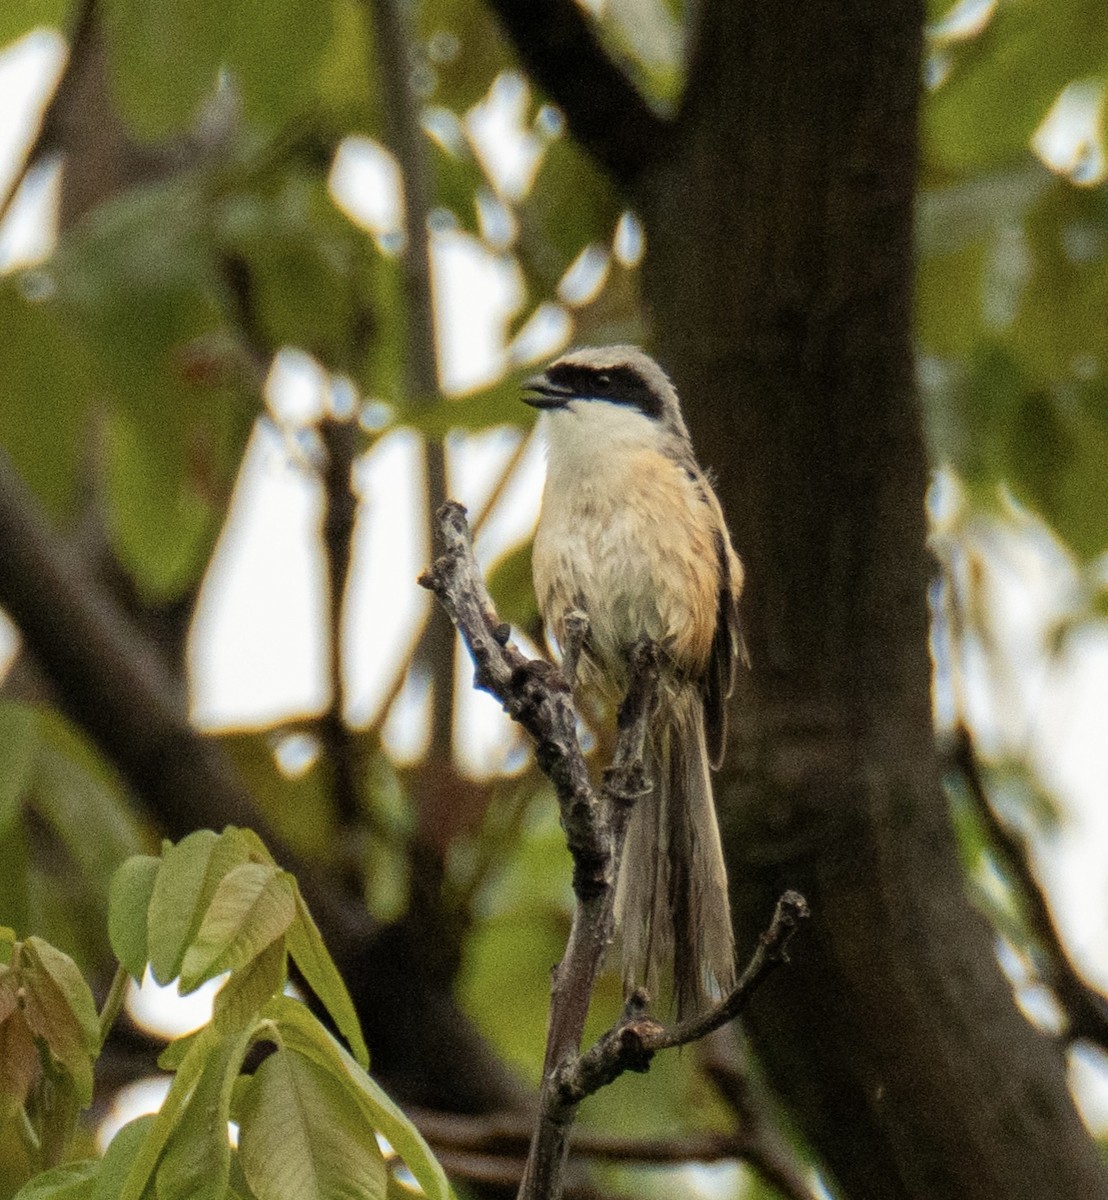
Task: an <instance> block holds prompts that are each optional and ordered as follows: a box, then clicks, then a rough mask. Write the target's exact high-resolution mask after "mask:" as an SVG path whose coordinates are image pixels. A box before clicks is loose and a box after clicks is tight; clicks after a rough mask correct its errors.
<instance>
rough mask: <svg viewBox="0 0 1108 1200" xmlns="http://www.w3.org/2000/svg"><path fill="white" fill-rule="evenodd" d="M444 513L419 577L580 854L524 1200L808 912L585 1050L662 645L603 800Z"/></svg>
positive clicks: (747, 983)
mask: <svg viewBox="0 0 1108 1200" xmlns="http://www.w3.org/2000/svg"><path fill="white" fill-rule="evenodd" d="M438 519H439V525H440V532H441V534H442V538H443V541H444V542H445V547H446V553H445V554H443V555H442V556H441V557H440V558H438V559H437V560H436V561H435V564H434V566H433V567H432V568H431V570H430V571H428V572H426V573H425V574H424V575H423V576H422V577H421V578H420V583H421V584H423V586H425V587H427V588H430V589H431V590H432V591H434V593H435V595H436V596H437V597H438V599H439V601H440V603H441V604H442V606H443V608H444V609H445V610H446V611H447V613H448V614H449V615H450V618H451V620H452V621H453V622H454V624H455V625H456V626H457V628H458V630H459V632H460V633H461V635H462V637H463V639H464V640H465V642H466V645H467V646H468V647H469V649H470V653H471V654H472V655H473V660H474V666H475V681H476V686H477V687H479V688H481V689H482V690H484V691H488V692H490V693H491V694H492V695H493V696H495V697H496V698H497V699H498V700H499V701H500V702H501V704H502V705H503V706H504V708H505V710H506V711H507V712H508V714H509V715H510V716H511V717H512V718H513V719H514V720H516V721H518V722H519V723H520V724H521V725H523V726H524V728H525V729H526V730H527V732H528V733H529V734H530V735H531V737H532V738H533V740H534V741H535V743H536V758H537V760H538V763H539V765H540V767H541V768H542V770H543V771H544V772H545V773H546V774H547V776H548V777H549V778H550V780H551V782H552V783H553V784H554V788H555V792H556V794H557V797H558V804H559V809H560V814H561V821H562V827H563V829H564V831H565V834H566V842H567V845H568V846H569V849H570V853H571V854H572V856H573V890H574V894H575V897H576V903H575V905H574V913H573V922H572V925H571V928H570V934H569V940H568V943H567V945H566V951H565V954H564V956H563V958H562V961H561V962H560V963H559V964H558V966H557V967H556V968H555V970H554V978H553V984H552V988H551V1001H550V1024H549V1029H548V1033H547V1044H546V1056H545V1061H544V1066H543V1082H542V1090H541V1094H540V1099H539V1109H540V1111H539V1120H538V1124H537V1125H536V1128H535V1132H534V1137H533V1139H532V1142H531V1149H530V1153H529V1155H528V1159H527V1165H526V1167H525V1170H524V1174H523V1180H522V1182H521V1184H520V1191H519V1196H520V1200H558V1197H560V1196H561V1195H562V1190H563V1186H564V1185H563V1176H564V1171H565V1165H566V1159H567V1155H568V1149H569V1134H570V1130H571V1127H572V1124H573V1121H574V1118H575V1117H576V1113H577V1108H578V1106H579V1104H580V1103H581V1101H582V1100H583V1099H584V1098H585V1097H586V1096H589V1095H591V1094H592V1093H593V1092H595V1091H597V1090H598V1089H599V1088H601V1087H603V1086H605V1085H606V1084H608V1083H610V1082H612V1080H614V1079H615V1078H616V1077H617V1076H619V1075H620V1074H622V1073H623V1072H624V1071H627V1070H635V1071H645V1070H646V1069H647V1068H648V1066H649V1063H650V1060H651V1058H652V1057H653V1055H654V1053H655V1052H656V1051H657V1050H660V1049H665V1048H667V1047H671V1046H680V1045H684V1044H686V1043H688V1042H691V1041H695V1040H697V1039H698V1038H701V1037H704V1036H705V1035H706V1034H708V1033H710V1032H711V1031H712V1030H713V1029H718V1028H719V1027H720V1026H722V1025H724V1024H725V1023H726V1022H728V1021H730V1020H732V1019H733V1018H734V1017H735V1016H736V1015H737V1014H738V1013H739V1012H740V1011H741V1009H742V1008H743V1007H744V1006H745V1004H746V1003H747V1001H748V1000H749V998H750V996H751V995H752V994H753V992H754V989H755V988H756V987H757V986H758V984H759V983H760V982H761V981H762V979H764V978H765V977H766V976H767V975H768V974H769V973H770V972H771V971H772V970H773V968H774V967H776V966H777V965H778V964H779V963H781V962H784V961H786V947H787V944H788V942H789V939H790V938H791V937H792V935H793V933H794V932H795V931H796V928H797V926H798V924H799V922H800V921H801V920H802V919H803V918H804V917H806V916H807V912H808V910H807V905H806V904H805V902H804V899H803V897H801V896H799V895H797V894H796V893H795V892H786V893H785V895H783V896H782V897H781V899H780V900H779V901H778V903H777V908H776V911H775V913H774V918H773V922H772V924H771V925H770V928H769V930H768V931H767V932H766V933H765V934H763V935H762V937H761V939H760V941H759V944H758V947H757V949H756V950H755V953H754V955H753V957H752V958H751V961H750V964H749V965H748V966H747V968H746V970H745V971H744V972H743V974H742V977H741V978H740V980H739V982H738V984H737V986H736V987H735V989H734V990H733V991H732V992H731V993H730V995H728V996H727V997H726V999H724V1000H723V1001H722V1002H721V1003H720V1004H718V1005H717V1006H716V1007H715V1008H713V1009H711V1010H709V1011H708V1012H707V1013H705V1014H702V1015H701V1016H699V1017H696V1018H693V1019H691V1020H689V1021H685V1022H681V1023H679V1024H677V1025H675V1026H673V1027H672V1028H668V1029H667V1028H666V1027H665V1026H663V1025H661V1024H659V1023H658V1022H657V1021H654V1020H653V1019H652V1018H650V1017H648V1016H646V1011H645V1009H646V1002H647V998H646V995H645V993H643V992H641V991H640V992H636V993H635V994H634V995H633V996H632V997H631V998H630V999H629V1000H628V1002H627V1005H626V1007H625V1009H624V1013H623V1016H622V1017H621V1019H620V1021H619V1022H617V1024H616V1025H615V1026H613V1028H612V1029H610V1030H609V1031H608V1033H606V1034H605V1035H604V1036H603V1037H602V1038H601V1039H600V1040H599V1041H598V1042H597V1043H596V1044H595V1045H594V1046H593V1047H592V1049H590V1050H589V1051H588V1052H587V1053H586V1054H584V1055H580V1054H579V1048H580V1042H581V1034H582V1031H583V1029H584V1024H585V1018H586V1015H587V1013H588V1007H589V1002H590V1000H591V998H592V993H593V987H594V984H595V981H596V976H597V974H598V972H599V970H600V966H601V963H602V961H603V958H604V954H605V951H606V950H607V947H608V945H609V943H610V941H611V938H612V934H613V931H614V923H615V922H614V900H615V881H616V878H617V877H618V872H619V862H620V855H621V852H622V846H623V838H624V834H625V832H626V827H627V821H628V819H629V817H630V813H631V810H632V808H633V807H634V804H635V802H636V800H637V799H638V798H639V797H640V796H641V795H643V794H644V792H645V791H646V790H647V787H648V785H647V780H646V777H645V770H644V766H643V749H644V744H645V739H646V729H647V723H648V720H649V717H650V714H651V711H652V708H653V705H654V703H655V697H656V689H657V678H658V658H657V651H656V649H655V648H654V647H653V645H651V644H649V643H646V642H642V643H640V644H639V645H637V646H636V647H634V648H633V650H632V652H631V659H630V685H629V687H628V691H627V696H626V697H625V699H624V702H623V704H622V706H621V708H620V713H619V722H618V724H619V736H618V740H617V747H616V752H615V755H614V758H613V761H612V765H611V766H610V767H609V768H608V770H607V771H605V773H604V784H603V787H602V789H601V791H600V794H599V796H598V795H597V794H596V793H595V792H594V791H593V789H592V786H591V784H590V782H589V778H588V773H587V770H586V768H585V764H584V759H583V757H582V754H581V748H580V745H579V743H578V740H577V731H576V725H577V722H576V715H575V713H574V710H573V705H572V701H571V686H570V682H569V680H568V679H567V678H566V676H565V675H564V674H563V673H562V671H559V670H558V669H557V668H556V667H553V666H551V664H549V663H547V662H544V661H541V660H528V659H526V658H525V657H524V656H523V655H522V654H520V652H519V651H518V650H517V649H516V648H515V647H514V646H513V645H512V644H511V643H510V642H509V640H508V638H509V634H510V628H509V627H508V626H507V625H504V624H502V623H501V622H500V621H499V619H498V617H497V614H496V610H495V609H494V608H493V605H492V601H491V599H490V597H489V594H488V591H487V589H486V587H485V584H484V580H483V579H482V577H481V572H480V568H479V567H478V565H477V560H476V558H475V557H474V554H473V546H472V540H471V536H470V532H469V527H468V524H467V522H466V516H465V509H464V508H463V507H462V506H461V505H460V504H457V503H454V502H449V503H447V504H445V505H443V507H442V508H441V509H440V510H439V513H438ZM571 629H572V630H574V631H575V632H574V634H573V636H571V638H570V641H571V642H578V641H580V640H581V639H582V638H583V637H584V636H585V632H586V626H585V621H584V620H583V618H578V619H577V620H576V621H574V622H573V623H572V625H571ZM570 657H571V661H574V660H575V658H576V655H575V654H573V653H572V652H571V656H570ZM571 669H572V668H571Z"/></svg>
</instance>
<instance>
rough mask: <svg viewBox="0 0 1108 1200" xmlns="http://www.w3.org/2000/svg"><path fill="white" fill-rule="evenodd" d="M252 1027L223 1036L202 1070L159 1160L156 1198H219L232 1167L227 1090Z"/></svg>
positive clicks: (229, 1091)
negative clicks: (230, 1035) (229, 1035)
mask: <svg viewBox="0 0 1108 1200" xmlns="http://www.w3.org/2000/svg"><path fill="white" fill-rule="evenodd" d="M253 1036H254V1030H253V1027H250V1028H246V1029H244V1030H240V1032H238V1033H237V1034H236V1035H234V1036H232V1037H227V1038H224V1039H223V1040H222V1041H220V1042H219V1043H218V1044H217V1045H216V1046H214V1047H213V1048H212V1049H211V1050H210V1051H209V1053H208V1055H207V1058H206V1061H205V1063H204V1069H203V1072H202V1074H201V1076H200V1079H199V1080H198V1081H197V1084H196V1087H195V1088H194V1089H193V1093H192V1096H191V1098H190V1099H189V1102H188V1107H187V1108H186V1109H185V1112H184V1115H183V1116H182V1117H181V1119H180V1120H179V1121H178V1123H177V1127H176V1129H174V1131H173V1135H172V1136H171V1138H170V1139H169V1143H168V1145H167V1146H166V1149H165V1153H164V1154H163V1155H162V1159H161V1162H160V1163H159V1164H158V1173H157V1189H158V1200H223V1197H224V1193H225V1191H226V1189H227V1183H228V1178H229V1175H230V1168H231V1142H230V1138H229V1136H228V1130H227V1124H228V1121H229V1120H230V1117H231V1089H232V1088H233V1087H234V1084H235V1080H236V1079H237V1078H238V1075H239V1071H240V1070H241V1068H242V1060H243V1058H244V1057H245V1056H246V1052H247V1050H248V1049H249V1048H250V1042H251V1039H252V1038H253Z"/></svg>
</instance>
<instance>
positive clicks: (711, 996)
mask: <svg viewBox="0 0 1108 1200" xmlns="http://www.w3.org/2000/svg"><path fill="white" fill-rule="evenodd" d="M523 399H524V401H525V403H527V404H530V405H531V406H533V407H534V408H537V409H539V410H541V412H542V417H541V421H540V424H541V425H544V426H545V435H546V448H547V473H546V482H545V485H544V488H543V495H542V502H541V506H540V512H539V518H538V524H537V527H536V531H535V537H534V544H533V549H532V573H533V578H534V586H535V595H536V599H537V601H538V605H539V610H540V613H541V615H542V617H543V621H544V624H545V626H546V629H547V633H548V637H550V639H551V640H552V642H553V643H555V644H556V645H558V646H562V647H564V645H565V618H566V616H567V614H568V613H570V612H571V611H573V610H577V611H580V612H583V613H584V614H585V616H586V618H587V630H588V632H587V635H586V637H585V640H584V643H583V645H582V647H581V649H580V656H579V662H578V668H577V682H578V683H579V685H580V687H581V688H582V689H583V690H584V691H585V692H587V693H589V694H591V695H592V696H594V697H597V698H599V699H600V700H602V701H603V702H604V703H607V704H609V705H612V706H616V705H618V704H619V703H620V702H621V701H622V699H623V697H624V695H625V693H626V690H627V687H628V684H629V678H630V648H631V647H632V646H633V645H634V644H635V643H636V642H638V641H640V640H641V639H643V638H646V639H649V640H650V641H651V642H653V643H654V644H655V646H656V647H657V649H658V653H659V663H660V666H659V676H658V698H657V701H656V704H655V707H654V709H653V711H652V714H651V716H650V718H649V721H648V726H647V736H646V745H645V752H644V765H645V768H646V771H647V777H648V779H649V781H650V784H651V790H650V792H649V793H648V794H647V795H645V796H643V797H642V798H640V799H639V800H638V802H637V803H636V805H635V808H634V810H633V812H632V815H631V818H630V822H629V825H628V828H627V833H626V841H625V844H624V850H623V855H622V859H621V861H620V866H619V873H618V877H617V879H616V884H615V923H616V930H617V935H618V938H619V942H620V945H621V951H622V971H623V980H624V986H625V989H626V990H627V992H628V993H629V994H630V993H631V992H633V991H634V990H635V989H637V988H640V987H641V988H645V990H646V991H647V993H648V994H649V995H651V996H657V995H659V992H660V991H665V990H667V989H668V992H669V994H670V997H671V1002H672V1003H674V1004H675V1007H676V1010H677V1016H678V1019H683V1018H685V1017H688V1016H692V1015H695V1014H697V1013H699V1012H701V1011H704V1010H705V1009H706V1008H707V1007H709V1005H710V1004H711V1003H712V1002H713V1001H714V1000H715V999H716V998H718V997H719V996H720V995H725V994H726V993H727V992H728V991H730V990H731V988H732V987H733V986H734V982H735V949H734V934H733V932H732V927H731V915H730V906H729V902H728V890H727V870H726V867H725V865H724V859H723V850H722V845H721V842H720V834H719V826H718V823H717V818H716V809H715V803H714V799H713V795H712V781H711V775H710V769H717V768H718V767H719V765H720V764H721V762H722V759H723V752H724V747H725V744H726V740H727V710H726V702H727V699H728V697H729V696H730V695H731V692H732V689H733V687H734V684H735V678H736V673H737V667H738V664H739V663H740V662H745V661H746V648H745V643H744V639H743V634H742V628H741V625H740V619H739V595H740V593H741V591H742V586H743V566H742V563H741V561H740V559H739V557H738V555H737V554H736V552H735V549H734V547H733V545H732V542H731V535H730V533H729V532H728V529H727V525H726V523H725V521H724V517H723V511H722V509H721V507H720V502H719V499H718V498H717V496H716V493H715V491H714V489H713V487H712V484H711V481H710V479H709V477H708V475H707V474H706V472H705V471H703V470H702V469H701V467H700V465H699V463H698V462H697V459H696V456H695V454H694V453H693V448H692V443H691V440H690V438H689V432H688V429H687V427H686V425H685V421H684V418H683V416H682V414H681V406H680V403H679V401H678V397H677V392H676V389H675V388H674V386H673V384H672V382H671V381H670V379H669V377H668V376H667V375H666V374H665V372H664V371H663V370H662V368H661V367H660V366H659V365H658V364H657V363H656V362H655V361H654V359H652V358H651V357H650V356H649V355H648V354H646V353H645V352H644V351H643V350H641V349H639V348H638V347H636V346H626V345H617V346H605V347H601V348H585V349H576V350H571V351H570V352H568V353H566V354H563V355H562V356H561V357H559V358H558V359H556V360H555V361H554V362H552V363H551V364H550V365H549V366H548V367H547V368H546V369H545V370H544V371H543V372H542V373H541V374H539V375H536V376H534V377H533V378H531V379H529V380H528V381H527V382H526V383H525V385H524V395H523ZM571 682H572V681H571Z"/></svg>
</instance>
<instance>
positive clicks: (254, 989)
mask: <svg viewBox="0 0 1108 1200" xmlns="http://www.w3.org/2000/svg"><path fill="white" fill-rule="evenodd" d="M288 975H289V971H288V952H287V951H286V949H285V939H284V938H277V940H276V941H274V942H271V943H270V944H269V945H268V946H267V947H266V948H265V949H264V950H263V951H262V952H261V954H259V955H258V956H257V958H254V959H252V960H251V961H250V962H249V963H247V964H246V966H244V967H240V968H239V970H237V971H234V972H232V974H231V978H230V979H228V980H227V982H226V983H225V984H224V985H223V986H222V987H221V988H220V989H219V992H218V993H217V994H216V998H215V1014H214V1018H213V1020H214V1023H215V1027H216V1029H217V1030H218V1031H219V1032H220V1033H225V1032H227V1033H229V1032H233V1031H234V1030H236V1029H239V1028H241V1027H242V1026H243V1025H247V1024H249V1023H251V1022H253V1021H254V1020H255V1019H256V1018H257V1016H258V1014H259V1013H260V1012H261V1011H262V1009H263V1008H264V1007H265V1006H266V1005H267V1004H268V1003H269V1001H270V1000H272V999H273V997H274V996H276V995H277V993H278V992H280V991H281V989H282V988H283V987H284V986H285V984H286V983H287V982H288Z"/></svg>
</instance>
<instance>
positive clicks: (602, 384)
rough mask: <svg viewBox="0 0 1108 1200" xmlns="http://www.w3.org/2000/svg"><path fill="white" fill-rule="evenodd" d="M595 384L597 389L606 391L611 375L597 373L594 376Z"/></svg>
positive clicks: (609, 385) (610, 381)
mask: <svg viewBox="0 0 1108 1200" xmlns="http://www.w3.org/2000/svg"><path fill="white" fill-rule="evenodd" d="M596 386H597V387H598V388H599V389H600V390H601V391H602V392H606V391H607V390H608V389H609V388H610V387H611V386H612V377H611V375H597V377H596Z"/></svg>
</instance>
